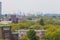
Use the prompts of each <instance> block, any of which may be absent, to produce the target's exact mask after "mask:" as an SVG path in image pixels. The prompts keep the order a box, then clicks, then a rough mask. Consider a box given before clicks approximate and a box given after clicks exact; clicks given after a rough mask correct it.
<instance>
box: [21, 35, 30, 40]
mask: <svg viewBox="0 0 60 40" xmlns="http://www.w3.org/2000/svg"><path fill="white" fill-rule="evenodd" d="M20 40H29V38H28V37H27V36H23V37H22V38H21V39H20Z"/></svg>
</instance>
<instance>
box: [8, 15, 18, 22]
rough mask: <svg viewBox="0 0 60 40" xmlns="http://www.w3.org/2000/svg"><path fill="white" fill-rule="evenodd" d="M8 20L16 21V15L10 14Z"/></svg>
mask: <svg viewBox="0 0 60 40" xmlns="http://www.w3.org/2000/svg"><path fill="white" fill-rule="evenodd" d="M9 20H10V21H12V22H13V23H18V18H17V17H16V15H11V17H10V19H9Z"/></svg>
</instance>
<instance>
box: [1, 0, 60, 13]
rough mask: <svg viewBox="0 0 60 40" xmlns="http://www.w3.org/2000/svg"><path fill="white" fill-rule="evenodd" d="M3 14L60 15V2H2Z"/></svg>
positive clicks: (54, 0)
mask: <svg viewBox="0 0 60 40" xmlns="http://www.w3.org/2000/svg"><path fill="white" fill-rule="evenodd" d="M0 1H1V2H2V11H3V13H12V12H18V11H23V12H26V13H27V12H39V11H40V12H44V13H60V0H0Z"/></svg>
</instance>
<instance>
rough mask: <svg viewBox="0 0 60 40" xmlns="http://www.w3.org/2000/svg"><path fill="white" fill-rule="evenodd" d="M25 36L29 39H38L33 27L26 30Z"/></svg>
mask: <svg viewBox="0 0 60 40" xmlns="http://www.w3.org/2000/svg"><path fill="white" fill-rule="evenodd" d="M27 36H28V38H29V39H30V40H39V37H37V36H36V32H35V31H34V30H33V29H31V30H29V31H28V32H27Z"/></svg>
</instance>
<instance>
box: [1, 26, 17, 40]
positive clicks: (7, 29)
mask: <svg viewBox="0 0 60 40" xmlns="http://www.w3.org/2000/svg"><path fill="white" fill-rule="evenodd" d="M0 38H2V39H3V40H5V39H6V40H18V34H17V33H15V32H14V33H12V30H11V26H0Z"/></svg>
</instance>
